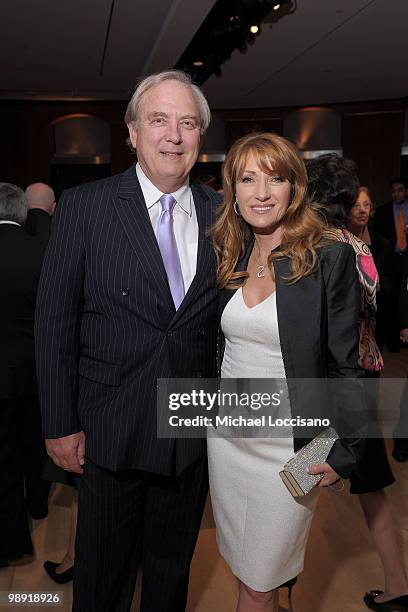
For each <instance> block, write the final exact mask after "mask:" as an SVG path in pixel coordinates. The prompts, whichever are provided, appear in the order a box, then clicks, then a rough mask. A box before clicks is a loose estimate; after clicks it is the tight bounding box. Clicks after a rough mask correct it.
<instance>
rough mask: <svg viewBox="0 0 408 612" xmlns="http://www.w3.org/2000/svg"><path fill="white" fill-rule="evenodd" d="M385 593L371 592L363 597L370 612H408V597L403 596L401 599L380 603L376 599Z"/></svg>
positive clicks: (396, 598)
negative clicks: (375, 611)
mask: <svg viewBox="0 0 408 612" xmlns="http://www.w3.org/2000/svg"><path fill="white" fill-rule="evenodd" d="M383 592H384V591H369V592H368V593H366V594H365V595H364V597H363V601H364V603H365V605H366V606H367V607H368V608H370V610H378V611H381V610H386V611H387V612H408V595H401V596H400V597H394V599H389V600H388V601H384V603H378V602H376V601H375V598H376V597H378V595H382V594H383Z"/></svg>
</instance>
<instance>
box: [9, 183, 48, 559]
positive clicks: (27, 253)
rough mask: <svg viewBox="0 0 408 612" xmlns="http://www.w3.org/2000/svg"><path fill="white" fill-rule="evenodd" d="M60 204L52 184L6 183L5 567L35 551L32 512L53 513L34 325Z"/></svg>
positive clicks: (40, 516)
mask: <svg viewBox="0 0 408 612" xmlns="http://www.w3.org/2000/svg"><path fill="white" fill-rule="evenodd" d="M54 208H55V197H54V192H53V191H52V189H51V187H49V186H48V185H45V184H43V183H35V184H33V185H30V186H29V187H28V188H27V191H26V193H24V192H23V191H22V190H21V189H20V188H19V187H17V186H16V185H12V184H10V183H0V474H1V478H0V567H2V566H5V565H7V564H8V561H10V560H13V559H18V558H19V557H22V556H23V555H26V554H31V553H32V543H31V537H30V532H29V526H28V521H27V512H26V510H27V509H28V511H29V512H30V514H31V516H32V517H33V518H35V519H40V518H44V517H45V516H46V515H47V512H48V492H49V487H50V484H49V483H47V482H45V481H43V480H42V479H41V477H40V476H41V470H42V465H43V462H44V460H45V458H46V451H45V445H44V442H43V438H42V431H41V418H40V409H39V405H38V398H37V380H36V374H35V361H34V337H33V331H34V330H33V326H34V309H35V301H36V294H37V284H38V279H39V276H40V271H41V266H42V260H43V257H44V252H45V248H46V246H47V243H48V237H49V232H50V224H51V214H52V213H53V212H54ZM24 494H25V496H26V497H25V499H24Z"/></svg>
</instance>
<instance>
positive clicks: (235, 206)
mask: <svg viewBox="0 0 408 612" xmlns="http://www.w3.org/2000/svg"><path fill="white" fill-rule="evenodd" d="M234 212H235V214H236V215H237V216H238V217H240V216H241V213H240V212H239V209H238V202H237V201H236V200H235V201H234Z"/></svg>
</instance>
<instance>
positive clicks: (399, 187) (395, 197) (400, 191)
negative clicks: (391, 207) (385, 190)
mask: <svg viewBox="0 0 408 612" xmlns="http://www.w3.org/2000/svg"><path fill="white" fill-rule="evenodd" d="M391 197H392V201H393V202H395V204H402V202H403V201H404V200H405V198H406V197H407V189H406V187H405V185H404V184H403V183H394V184H393V185H392V186H391Z"/></svg>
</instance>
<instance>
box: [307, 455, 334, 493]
mask: <svg viewBox="0 0 408 612" xmlns="http://www.w3.org/2000/svg"><path fill="white" fill-rule="evenodd" d="M307 471H308V472H309V474H324V476H323V478H322V479H321V481H320V482H319V484H318V485H317V486H318V487H328V486H329V485H332V484H334V483H335V482H337V480H339V479H340V476H339V475H338V474H337V472H335V471H334V470H333V468H332V467H330V465H329V464H328V463H327V461H325V462H324V463H319V464H318V465H311V466H310V468H309V469H308V470H307Z"/></svg>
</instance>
